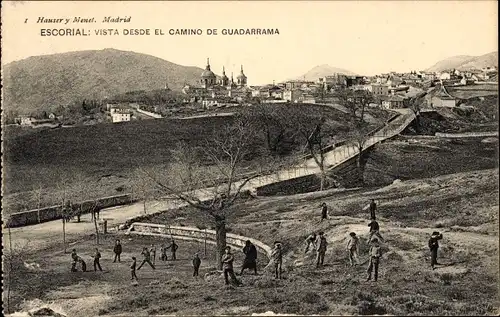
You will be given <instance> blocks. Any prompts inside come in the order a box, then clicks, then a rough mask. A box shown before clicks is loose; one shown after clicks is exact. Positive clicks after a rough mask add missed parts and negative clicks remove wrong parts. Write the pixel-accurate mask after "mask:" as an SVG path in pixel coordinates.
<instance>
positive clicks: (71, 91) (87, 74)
mask: <svg viewBox="0 0 500 317" xmlns="http://www.w3.org/2000/svg"><path fill="white" fill-rule="evenodd" d="M202 72H203V69H202V68H199V67H191V66H182V65H177V64H174V63H171V62H169V61H166V60H163V59H161V58H158V57H154V56H151V55H147V54H141V53H135V52H129V51H120V50H116V49H104V50H89V51H78V52H68V53H61V54H53V55H43V56H33V57H29V58H26V59H23V60H20V61H16V62H12V63H9V64H6V65H5V66H4V67H3V77H4V82H3V84H4V91H3V93H4V102H3V104H4V109H6V110H18V111H19V112H20V113H29V112H30V111H34V110H40V109H43V110H45V109H48V107H51V106H54V105H58V104H66V103H71V102H72V101H73V100H78V99H83V98H87V99H91V98H95V99H102V98H106V97H112V96H113V95H116V94H120V93H125V92H127V91H134V90H153V89H161V88H164V87H165V84H168V86H169V88H170V89H172V90H180V89H182V87H183V85H184V84H185V83H188V84H191V85H194V84H196V83H197V82H198V81H199V78H200V75H201V73H202Z"/></svg>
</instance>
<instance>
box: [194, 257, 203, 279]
mask: <svg viewBox="0 0 500 317" xmlns="http://www.w3.org/2000/svg"><path fill="white" fill-rule="evenodd" d="M200 266H201V259H200V257H199V256H198V253H196V254H195V255H194V258H193V270H194V271H193V276H194V277H198V274H199V270H200Z"/></svg>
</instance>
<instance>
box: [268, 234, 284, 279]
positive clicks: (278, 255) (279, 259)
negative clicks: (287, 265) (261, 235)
mask: <svg viewBox="0 0 500 317" xmlns="http://www.w3.org/2000/svg"><path fill="white" fill-rule="evenodd" d="M271 258H272V259H273V262H274V276H275V278H276V279H281V267H282V264H283V252H282V249H281V243H280V242H279V241H275V242H274V249H273V252H271Z"/></svg>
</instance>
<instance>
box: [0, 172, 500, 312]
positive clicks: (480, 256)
mask: <svg viewBox="0 0 500 317" xmlns="http://www.w3.org/2000/svg"><path fill="white" fill-rule="evenodd" d="M370 198H374V199H376V200H377V202H378V219H379V223H380V225H381V234H382V235H383V237H384V239H385V243H384V244H383V251H384V255H383V258H382V260H381V264H380V273H379V281H378V282H377V283H375V282H365V279H366V273H365V270H366V260H367V255H366V253H367V244H366V238H367V233H368V227H367V224H368V214H367V212H366V211H363V207H364V206H365V205H366V204H367V202H368V200H369V199H370ZM322 202H326V203H327V204H328V205H329V206H330V219H329V220H328V221H324V222H320V221H319V218H320V208H319V205H320V204H321V203H322ZM204 219H205V218H204V217H203V216H202V215H201V214H200V212H197V211H195V210H190V209H185V210H181V211H176V212H169V213H168V214H163V215H161V216H156V217H154V218H152V219H150V220H149V221H150V222H155V223H169V224H172V225H181V224H184V225H196V224H199V223H200V222H202V221H204ZM228 223H229V228H230V231H231V232H234V233H237V234H242V235H246V236H251V237H254V238H256V239H259V240H261V241H263V242H265V243H267V244H272V243H273V241H275V240H281V241H283V244H284V250H285V253H286V256H285V264H284V269H285V273H284V279H283V280H279V281H276V280H274V279H273V278H272V276H271V274H270V273H269V272H263V273H262V274H261V275H259V276H256V277H255V276H253V275H250V274H248V275H244V276H243V277H241V279H242V281H243V286H241V287H232V286H231V287H225V286H224V285H223V280H222V279H221V278H220V277H218V278H208V279H207V280H204V279H199V280H195V279H193V278H192V277H191V276H190V273H191V272H190V266H189V260H188V258H189V257H190V256H191V254H192V253H193V251H195V250H199V249H200V248H201V245H199V244H193V245H186V246H185V247H183V248H181V249H180V252H181V253H182V252H183V253H182V254H181V258H183V260H180V261H178V262H176V263H169V264H168V265H167V266H165V267H163V268H158V270H156V271H154V272H153V271H152V270H151V269H150V268H148V267H146V268H145V269H141V271H139V273H140V274H139V285H138V286H132V285H131V283H130V280H129V277H128V274H129V271H128V268H127V266H126V265H125V264H113V263H109V260H103V268H104V269H105V270H106V271H108V272H103V273H100V272H99V273H97V274H95V273H93V272H91V273H77V274H72V273H70V272H69V267H68V266H69V255H68V254H66V255H62V254H60V253H54V252H56V251H57V250H45V251H38V252H35V253H32V254H29V255H24V256H23V257H24V261H27V262H29V263H33V262H35V263H38V264H39V265H40V269H37V268H33V269H27V268H25V266H24V265H22V266H16V267H17V269H15V270H14V271H13V273H12V277H11V283H12V285H13V287H12V294H13V296H12V298H13V299H11V303H12V304H13V305H15V307H16V309H20V308H23V307H27V306H29V305H33V303H36V300H41V301H43V302H51V301H52V302H53V303H54V304H53V305H55V306H56V307H58V308H59V309H61V310H62V311H64V312H65V313H66V314H67V315H68V316H91V315H96V314H100V315H115V316H118V315H119V316H140V315H148V314H149V315H155V314H188V315H193V314H251V313H264V312H266V311H273V312H276V313H288V314H322V315H328V314H335V315H339V314H349V315H353V314H389V315H410V314H411V315H493V314H495V315H497V314H498V312H499V311H498V307H499V298H498V282H499V281H498V256H499V254H498V169H497V168H496V169H487V170H482V171H469V172H463V173H456V174H449V175H442V176H437V177H432V178H423V179H414V180H405V181H396V182H394V183H393V184H391V185H389V186H385V187H379V188H370V189H360V190H350V191H343V192H342V191H340V192H339V191H335V190H331V191H325V192H321V193H319V192H317V193H310V194H302V195H294V196H281V197H262V198H257V199H249V200H248V201H244V202H241V203H240V204H238V205H236V206H234V207H233V208H232V210H231V216H230V218H229V220H228ZM317 230H323V231H325V232H326V235H327V239H328V242H329V249H328V251H327V254H326V258H325V263H326V265H325V267H324V268H321V269H315V268H314V265H313V262H314V259H313V255H312V254H308V255H306V256H304V254H303V248H304V244H303V241H304V239H305V237H306V236H307V235H308V234H309V233H310V232H311V231H317ZM351 231H354V232H356V233H357V234H358V235H359V236H360V238H361V250H360V255H361V262H365V263H364V264H363V263H362V264H361V265H359V266H355V267H350V266H349V264H348V260H347V254H346V251H345V245H346V242H347V238H348V234H349V232H351ZM432 231H440V232H442V233H443V235H444V238H443V240H442V241H441V248H440V251H439V262H440V264H441V265H440V266H439V267H438V268H437V269H436V270H434V271H433V270H431V269H430V254H429V251H428V248H427V240H428V238H429V236H430V234H431V233H432ZM114 238H115V237H114V236H110V237H109V238H108V240H106V241H105V242H103V243H104V244H105V245H107V249H106V250H107V251H105V252H104V258H105V259H109V256H110V255H111V252H110V251H109V248H110V245H111V244H112V241H113V239H114ZM88 239H91V237H88ZM122 239H124V241H126V243H127V244H130V247H129V248H130V249H131V250H132V249H133V250H134V251H133V252H134V253H135V254H138V253H139V250H140V247H141V246H143V245H149V244H151V242H152V241H151V239H150V238H139V237H132V241H128V240H126V239H127V238H125V237H124V238H122ZM90 241H91V240H90ZM90 241H88V242H81V243H80V244H77V245H76V247H77V248H79V249H82V251H81V252H82V253H83V254H84V255H85V256H86V257H88V256H89V255H90V252H91V250H92V247H93V245H92V243H91V242H90ZM126 252H130V251H126ZM240 256H241V255H240ZM124 258H126V259H127V261H129V258H130V254H127V253H126V254H125V255H124ZM89 262H90V260H89V261H88V263H89ZM260 262H261V265H264V264H265V262H266V261H264V257H263V256H260ZM212 263H213V262H212V261H209V259H207V260H206V261H204V265H205V267H204V272H206V271H208V270H210V266H212ZM240 264H241V257H240V258H239V259H237V267H238V266H239V265H240ZM174 272H175V273H174ZM261 272H262V270H261ZM143 274H144V275H143ZM4 294H5V293H4ZM82 295H83V296H82ZM16 298H17V299H16ZM21 298H24V299H25V301H24V303H23V301H21V300H20V299H21ZM4 302H5V297H4Z"/></svg>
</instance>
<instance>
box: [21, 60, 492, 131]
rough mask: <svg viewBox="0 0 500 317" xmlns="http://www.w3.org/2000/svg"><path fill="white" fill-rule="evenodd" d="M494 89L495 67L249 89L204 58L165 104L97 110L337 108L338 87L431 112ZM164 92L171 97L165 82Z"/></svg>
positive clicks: (387, 105)
mask: <svg viewBox="0 0 500 317" xmlns="http://www.w3.org/2000/svg"><path fill="white" fill-rule="evenodd" d="M250 82H251V81H250ZM497 85H498V70H497V67H496V66H488V67H484V68H482V69H470V70H466V71H464V70H458V69H449V70H446V71H441V72H426V71H410V72H406V73H397V72H389V73H383V74H378V75H375V76H360V75H356V76H350V75H345V74H342V73H332V74H330V75H328V76H323V77H320V78H317V80H316V81H307V80H300V79H299V80H288V81H283V82H278V83H276V82H273V83H272V84H271V83H270V84H267V85H261V86H255V85H249V79H248V77H247V76H246V75H245V72H244V69H243V65H241V67H240V71H239V73H238V74H237V75H236V76H234V74H233V73H232V72H231V74H230V77H228V74H226V69H225V67H223V68H222V74H221V75H216V74H215V73H214V72H213V71H212V69H211V65H210V60H209V59H208V58H207V64H206V66H205V69H204V71H203V72H202V73H201V74H200V79H199V83H198V84H197V85H190V84H185V85H184V87H183V88H182V93H181V94H178V95H176V96H175V97H174V99H173V100H171V101H170V102H169V103H165V102H162V101H158V102H156V103H155V102H140V101H139V102H120V101H116V100H113V99H112V98H111V99H109V100H102V101H100V105H101V108H100V111H101V112H102V113H103V114H105V117H104V118H106V119H105V121H108V122H112V123H119V122H127V121H131V120H137V119H155V118H162V117H183V116H190V115H193V114H195V115H203V114H204V113H212V112H214V111H218V110H219V109H223V108H231V107H238V106H245V105H252V104H270V103H303V104H336V103H337V102H338V99H337V97H336V91H337V90H338V89H348V90H352V91H366V92H368V93H369V94H370V95H371V96H372V97H373V98H372V102H371V103H370V107H380V108H384V109H399V108H407V107H409V106H410V100H411V99H412V98H418V97H423V96H426V95H427V96H426V98H424V100H423V102H422V103H421V104H419V107H420V109H421V110H425V109H427V110H432V109H436V108H440V107H449V108H454V107H458V106H460V105H461V104H462V100H461V98H457V97H455V96H453V95H452V94H450V93H449V91H448V90H449V88H461V87H467V89H469V88H470V89H473V90H474V89H476V88H477V89H478V90H496V89H497V87H498V86H497ZM162 92H163V93H167V94H168V93H171V90H170V89H169V86H168V83H166V84H165V86H164V88H163V89H162ZM63 119H64V118H63V116H62V115H61V114H57V113H49V114H45V115H44V117H43V118H36V117H33V116H19V117H17V118H16V120H15V123H16V124H19V125H21V126H37V127H41V126H57V125H60V124H61V123H60V122H61V121H63Z"/></svg>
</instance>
